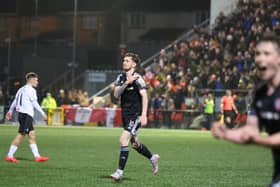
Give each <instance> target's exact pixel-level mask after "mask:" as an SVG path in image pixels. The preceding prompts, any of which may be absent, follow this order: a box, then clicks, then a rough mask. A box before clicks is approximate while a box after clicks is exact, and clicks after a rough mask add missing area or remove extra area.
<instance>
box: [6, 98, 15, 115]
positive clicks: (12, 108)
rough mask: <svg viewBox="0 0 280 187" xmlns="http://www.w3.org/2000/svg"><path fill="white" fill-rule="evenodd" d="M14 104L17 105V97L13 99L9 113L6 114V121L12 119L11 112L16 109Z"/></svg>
mask: <svg viewBox="0 0 280 187" xmlns="http://www.w3.org/2000/svg"><path fill="white" fill-rule="evenodd" d="M16 103H17V97H15V98H14V100H13V102H12V104H11V106H10V108H9V111H8V112H7V113H6V119H7V120H10V119H11V118H12V114H13V111H14V109H15V107H16Z"/></svg>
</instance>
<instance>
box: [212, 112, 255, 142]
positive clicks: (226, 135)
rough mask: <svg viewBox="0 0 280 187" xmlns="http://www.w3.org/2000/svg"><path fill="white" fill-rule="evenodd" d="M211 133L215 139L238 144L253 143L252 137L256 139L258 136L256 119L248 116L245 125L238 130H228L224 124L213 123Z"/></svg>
mask: <svg viewBox="0 0 280 187" xmlns="http://www.w3.org/2000/svg"><path fill="white" fill-rule="evenodd" d="M211 131H212V134H213V136H214V137H216V138H219V139H224V140H227V141H229V142H233V143H238V144H245V143H250V142H254V141H253V137H258V136H259V134H260V133H259V128H258V118H257V117H256V116H248V117H247V124H246V125H245V126H243V127H241V128H238V129H229V128H227V127H226V126H225V125H224V124H222V123H220V122H215V123H213V125H212V129H211Z"/></svg>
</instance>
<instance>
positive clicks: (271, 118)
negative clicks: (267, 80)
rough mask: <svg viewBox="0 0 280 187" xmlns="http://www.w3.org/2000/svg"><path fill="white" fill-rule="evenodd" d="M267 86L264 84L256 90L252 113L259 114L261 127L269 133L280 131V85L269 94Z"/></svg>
mask: <svg viewBox="0 0 280 187" xmlns="http://www.w3.org/2000/svg"><path fill="white" fill-rule="evenodd" d="M267 89H268V88H267V86H266V85H263V86H261V87H260V88H258V89H257V90H256V92H255V97H254V100H253V104H252V113H253V114H255V115H257V116H258V119H259V124H260V129H265V131H266V132H268V133H269V134H274V133H277V132H280V86H279V87H277V88H276V90H275V92H274V93H273V94H272V95H270V96H268V95H267Z"/></svg>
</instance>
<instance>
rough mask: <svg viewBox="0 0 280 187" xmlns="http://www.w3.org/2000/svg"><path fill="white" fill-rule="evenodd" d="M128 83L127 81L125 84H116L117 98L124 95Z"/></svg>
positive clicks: (115, 92)
mask: <svg viewBox="0 0 280 187" xmlns="http://www.w3.org/2000/svg"><path fill="white" fill-rule="evenodd" d="M127 85H128V84H127V83H126V82H125V83H124V84H123V85H121V86H116V87H115V90H114V96H115V97H116V98H119V97H120V96H121V95H122V93H123V92H124V90H125V88H126V87H127Z"/></svg>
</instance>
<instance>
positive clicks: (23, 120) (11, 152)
mask: <svg viewBox="0 0 280 187" xmlns="http://www.w3.org/2000/svg"><path fill="white" fill-rule="evenodd" d="M18 122H19V128H18V134H17V136H16V137H15V139H14V140H13V141H12V144H11V146H10V148H9V152H8V155H7V156H6V161H7V162H19V160H17V159H15V157H14V154H15V152H16V151H17V149H18V146H19V144H20V143H21V142H22V140H23V139H24V136H25V129H26V122H27V121H26V114H23V113H19V114H18Z"/></svg>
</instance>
